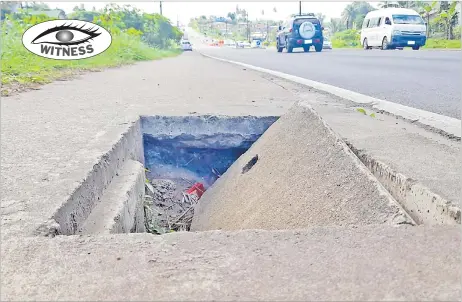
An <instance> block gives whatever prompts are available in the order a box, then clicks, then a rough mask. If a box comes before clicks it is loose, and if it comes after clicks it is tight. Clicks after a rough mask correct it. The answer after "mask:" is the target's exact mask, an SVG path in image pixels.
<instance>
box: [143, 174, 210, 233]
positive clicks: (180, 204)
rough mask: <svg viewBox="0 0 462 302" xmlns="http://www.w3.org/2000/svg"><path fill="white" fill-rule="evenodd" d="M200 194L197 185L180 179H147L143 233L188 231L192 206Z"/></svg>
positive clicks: (192, 211) (202, 188)
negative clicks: (144, 230) (144, 227)
mask: <svg viewBox="0 0 462 302" xmlns="http://www.w3.org/2000/svg"><path fill="white" fill-rule="evenodd" d="M204 191H205V189H204V186H203V185H202V184H201V183H193V182H192V181H189V180H187V179H184V178H183V179H175V180H171V179H152V180H147V183H146V195H145V206H144V211H145V218H146V222H145V224H146V230H147V231H148V232H149V233H153V234H159V235H160V234H165V233H169V232H172V231H177V232H178V231H180V232H181V231H189V230H190V227H191V222H192V218H193V216H194V207H195V206H196V205H197V202H198V200H199V198H200V197H201V196H202V193H203V192H204Z"/></svg>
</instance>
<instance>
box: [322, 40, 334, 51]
mask: <svg viewBox="0 0 462 302" xmlns="http://www.w3.org/2000/svg"><path fill="white" fill-rule="evenodd" d="M322 48H324V49H332V42H331V41H329V40H328V39H325V38H324V42H322Z"/></svg>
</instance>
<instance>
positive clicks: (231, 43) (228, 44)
mask: <svg viewBox="0 0 462 302" xmlns="http://www.w3.org/2000/svg"><path fill="white" fill-rule="evenodd" d="M223 45H224V46H226V47H235V46H236V41H233V40H225V41H224V43H223Z"/></svg>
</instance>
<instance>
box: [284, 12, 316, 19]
mask: <svg viewBox="0 0 462 302" xmlns="http://www.w3.org/2000/svg"><path fill="white" fill-rule="evenodd" d="M290 16H291V17H292V18H294V17H305V16H309V17H315V18H316V15H315V14H313V13H301V14H292V15H290Z"/></svg>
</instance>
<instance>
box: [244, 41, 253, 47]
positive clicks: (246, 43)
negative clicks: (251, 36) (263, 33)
mask: <svg viewBox="0 0 462 302" xmlns="http://www.w3.org/2000/svg"><path fill="white" fill-rule="evenodd" d="M242 45H244V48H249V47H251V46H252V44H250V43H249V42H248V41H244V42H242Z"/></svg>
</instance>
